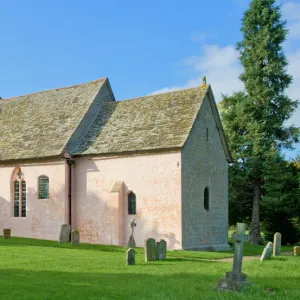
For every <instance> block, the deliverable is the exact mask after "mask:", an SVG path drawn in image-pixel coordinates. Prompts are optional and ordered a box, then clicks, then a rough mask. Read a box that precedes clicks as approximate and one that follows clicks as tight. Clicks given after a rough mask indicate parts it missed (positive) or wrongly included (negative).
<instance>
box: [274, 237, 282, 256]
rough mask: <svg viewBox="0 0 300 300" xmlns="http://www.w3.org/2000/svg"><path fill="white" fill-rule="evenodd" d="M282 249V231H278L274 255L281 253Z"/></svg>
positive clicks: (275, 238)
mask: <svg viewBox="0 0 300 300" xmlns="http://www.w3.org/2000/svg"><path fill="white" fill-rule="evenodd" d="M280 250H281V233H280V232H276V233H275V234H274V248H273V256H276V255H280Z"/></svg>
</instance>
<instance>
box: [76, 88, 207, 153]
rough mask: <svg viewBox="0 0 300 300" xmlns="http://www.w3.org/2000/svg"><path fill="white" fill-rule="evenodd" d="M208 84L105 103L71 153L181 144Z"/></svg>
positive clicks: (127, 150) (123, 150) (109, 151)
mask: <svg viewBox="0 0 300 300" xmlns="http://www.w3.org/2000/svg"><path fill="white" fill-rule="evenodd" d="M208 89H209V85H203V86H201V87H197V88H191V89H186V90H179V91H173V92H170V93H165V94H159V95H150V96H146V97H141V98H136V99H131V100H124V101H118V102H113V103H112V102H110V103H105V104H104V105H103V107H102V110H101V111H100V113H99V115H98V117H97V119H96V121H95V122H94V124H93V126H92V127H91V129H90V130H89V132H88V133H87V135H86V136H85V137H84V138H83V139H82V140H81V142H80V143H79V144H78V146H77V147H76V148H75V149H74V151H73V153H71V154H73V155H82V154H86V155H92V154H108V153H121V152H132V151H141V150H155V149H169V148H179V147H182V146H183V145H184V143H185V141H186V139H187V137H188V135H189V133H190V130H191V128H192V126H193V124H194V121H195V119H196V116H197V114H198V112H199V109H200V106H201V104H202V101H203V100H204V98H205V96H206V93H207V91H208Z"/></svg>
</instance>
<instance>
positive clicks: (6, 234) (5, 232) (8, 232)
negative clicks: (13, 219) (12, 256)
mask: <svg viewBox="0 0 300 300" xmlns="http://www.w3.org/2000/svg"><path fill="white" fill-rule="evenodd" d="M10 235H11V229H9V228H5V229H3V238H4V239H5V240H7V239H10Z"/></svg>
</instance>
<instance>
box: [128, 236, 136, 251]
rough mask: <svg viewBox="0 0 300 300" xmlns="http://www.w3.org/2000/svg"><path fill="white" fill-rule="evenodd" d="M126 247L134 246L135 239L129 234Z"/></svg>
mask: <svg viewBox="0 0 300 300" xmlns="http://www.w3.org/2000/svg"><path fill="white" fill-rule="evenodd" d="M128 247H131V248H132V247H135V240H134V237H133V236H132V235H131V236H130V237H129V240H128Z"/></svg>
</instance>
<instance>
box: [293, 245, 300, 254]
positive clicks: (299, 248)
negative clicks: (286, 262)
mask: <svg viewBox="0 0 300 300" xmlns="http://www.w3.org/2000/svg"><path fill="white" fill-rule="evenodd" d="M294 256H300V247H299V246H296V247H294Z"/></svg>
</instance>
